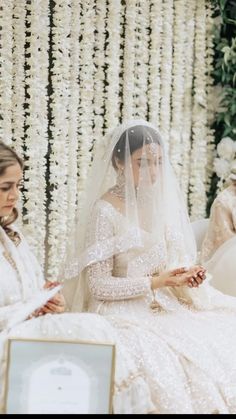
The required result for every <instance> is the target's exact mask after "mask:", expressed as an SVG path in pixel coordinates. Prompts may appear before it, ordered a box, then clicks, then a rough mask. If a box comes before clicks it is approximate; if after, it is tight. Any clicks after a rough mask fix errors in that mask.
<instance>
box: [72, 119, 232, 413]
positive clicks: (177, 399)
mask: <svg viewBox="0 0 236 419" xmlns="http://www.w3.org/2000/svg"><path fill="white" fill-rule="evenodd" d="M86 197H87V199H86V203H85V205H84V208H83V211H80V212H79V213H78V224H77V231H76V229H75V238H74V242H73V248H74V250H73V248H72V247H71V246H69V248H68V255H67V257H68V259H67V261H68V262H67V263H66V264H65V269H64V274H65V276H66V277H68V278H69V277H73V276H75V275H76V273H80V278H79V281H78V287H77V291H76V293H75V298H74V301H73V304H72V310H73V311H81V310H82V311H83V310H85V311H89V312H94V313H99V314H101V315H102V316H104V317H105V318H106V319H109V322H110V323H111V324H112V325H113V326H114V327H115V328H116V330H117V333H118V334H119V336H120V339H121V340H122V342H123V344H124V347H125V348H126V352H127V354H129V355H130V358H132V359H133V361H134V362H135V364H136V366H137V368H138V374H139V375H140V376H141V377H142V378H143V379H144V381H145V382H146V384H147V385H148V387H149V390H150V395H151V402H152V409H151V407H150V411H153V412H154V413H172V414H173V413H178V414H180V413H183V414H187V413H202V414H204V413H205V414H208V413H236V384H235V383H236V357H235V353H234V352H235V349H234V348H235V345H236V299H234V298H232V297H229V296H224V295H223V294H222V293H220V292H218V291H217V290H215V289H214V288H212V287H211V286H210V285H209V283H208V279H207V278H206V279H205V271H204V269H203V268H202V267H201V266H196V265H195V260H196V246H195V241H194V237H193V233H192V228H191V224H190V222H189V219H188V214H187V210H186V208H185V205H184V204H183V201H182V198H181V194H180V191H179V189H178V185H177V182H176V179H175V176H174V173H173V171H172V168H171V166H170V163H169V159H168V156H167V152H166V151H165V146H164V144H163V142H162V139H161V136H160V134H159V133H158V132H157V130H156V128H155V127H154V126H153V125H151V124H149V123H148V122H146V121H143V120H133V121H132V120H131V121H128V122H125V123H123V124H122V125H119V126H118V127H117V128H116V129H115V130H114V131H113V132H111V133H109V135H107V137H106V138H105V140H104V142H102V141H100V143H99V144H98V145H97V147H96V148H95V151H94V160H93V165H92V169H91V176H90V181H89V184H88V188H87V195H86ZM76 238H77V239H76ZM76 240H77V242H76ZM204 279H205V280H204ZM142 393H143V392H142V389H141V391H140V398H141V399H142V400H143V401H144V409H143V410H142V412H139V413H145V408H147V404H146V403H145V397H143V396H142ZM124 400H125V398H124ZM131 404H132V403H131ZM133 405H134V411H135V400H134V401H133ZM147 412H148V409H147V410H146V413H147Z"/></svg>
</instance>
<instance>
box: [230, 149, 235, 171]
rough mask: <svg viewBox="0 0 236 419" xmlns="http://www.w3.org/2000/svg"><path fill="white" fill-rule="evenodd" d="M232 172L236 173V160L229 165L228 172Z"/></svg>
mask: <svg viewBox="0 0 236 419" xmlns="http://www.w3.org/2000/svg"><path fill="white" fill-rule="evenodd" d="M235 145H236V144H235ZM232 170H234V171H236V158H235V159H234V160H233V161H232V162H231V164H230V171H232Z"/></svg>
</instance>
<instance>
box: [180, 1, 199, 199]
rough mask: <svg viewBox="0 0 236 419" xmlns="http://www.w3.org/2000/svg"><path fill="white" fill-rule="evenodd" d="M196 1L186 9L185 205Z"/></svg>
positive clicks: (190, 124)
mask: <svg viewBox="0 0 236 419" xmlns="http://www.w3.org/2000/svg"><path fill="white" fill-rule="evenodd" d="M195 9H196V1H195V0H190V1H189V2H188V7H187V9H186V18H185V21H186V34H187V35H188V36H186V37H185V52H184V54H185V75H184V102H183V116H182V119H183V129H182V170H181V176H180V185H181V190H182V192H183V195H184V199H185V201H186V203H187V199H188V191H189V176H190V170H191V168H190V151H191V128H192V107H193V99H192V87H193V60H194V32H195Z"/></svg>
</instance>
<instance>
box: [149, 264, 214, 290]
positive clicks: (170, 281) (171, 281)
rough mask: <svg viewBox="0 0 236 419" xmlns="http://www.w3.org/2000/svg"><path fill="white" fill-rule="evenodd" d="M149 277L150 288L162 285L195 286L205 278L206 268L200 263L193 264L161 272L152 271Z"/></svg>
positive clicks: (153, 288)
mask: <svg viewBox="0 0 236 419" xmlns="http://www.w3.org/2000/svg"><path fill="white" fill-rule="evenodd" d="M151 277H152V279H151V288H152V290H155V289H157V288H162V287H181V286H188V287H190V288H197V287H199V285H201V284H202V282H203V281H204V279H205V278H206V269H205V268H204V267H203V266H201V265H194V266H191V267H188V268H186V267H181V268H177V269H172V270H169V271H164V272H161V273H157V272H154V273H153V274H152V275H151Z"/></svg>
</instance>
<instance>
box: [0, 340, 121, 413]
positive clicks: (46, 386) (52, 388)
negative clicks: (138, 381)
mask: <svg viewBox="0 0 236 419" xmlns="http://www.w3.org/2000/svg"><path fill="white" fill-rule="evenodd" d="M114 369H115V345H113V344H109V343H95V342H83V341H59V340H39V339H17V338H12V339H9V341H8V357H7V374H6V391H5V413H7V414H16V413H19V414H24V413H26V414H30V413H33V414H47V413H49V414H56V413H59V414H62V413H64V414H65V413H69V414H73V413H80V414H81V413H85V414H89V413H98V414H108V413H112V394H113V385H114V384H113V383H114V373H115V371H114Z"/></svg>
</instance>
